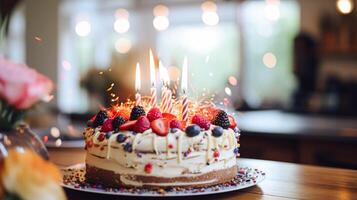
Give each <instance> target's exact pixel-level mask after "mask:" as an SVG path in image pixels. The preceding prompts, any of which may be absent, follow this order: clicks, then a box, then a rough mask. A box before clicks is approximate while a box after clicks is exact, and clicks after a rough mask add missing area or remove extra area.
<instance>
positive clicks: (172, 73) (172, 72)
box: [167, 66, 181, 81]
mask: <svg viewBox="0 0 357 200" xmlns="http://www.w3.org/2000/svg"><path fill="white" fill-rule="evenodd" d="M167 71H168V73H169V77H170V80H175V81H176V80H179V79H180V74H181V70H180V69H179V68H177V67H176V66H170V67H168V68H167Z"/></svg>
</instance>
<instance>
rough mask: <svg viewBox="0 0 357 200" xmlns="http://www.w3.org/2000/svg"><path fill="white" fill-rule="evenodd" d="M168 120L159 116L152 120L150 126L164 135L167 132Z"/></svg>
mask: <svg viewBox="0 0 357 200" xmlns="http://www.w3.org/2000/svg"><path fill="white" fill-rule="evenodd" d="M169 125H170V124H169V120H167V119H165V118H160V119H156V120H154V121H152V122H151V123H150V127H151V129H152V131H153V132H154V133H156V134H157V135H159V136H166V135H167V134H168V133H169Z"/></svg>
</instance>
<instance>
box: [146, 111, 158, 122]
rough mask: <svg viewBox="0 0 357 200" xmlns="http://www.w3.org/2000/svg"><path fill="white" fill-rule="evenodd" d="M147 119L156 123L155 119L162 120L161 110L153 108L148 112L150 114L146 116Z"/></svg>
mask: <svg viewBox="0 0 357 200" xmlns="http://www.w3.org/2000/svg"><path fill="white" fill-rule="evenodd" d="M146 117H147V118H148V119H149V121H151V122H152V121H154V120H155V119H159V118H162V114H161V111H160V109H159V108H157V107H154V108H151V109H150V110H149V112H148V114H147V115H146Z"/></svg>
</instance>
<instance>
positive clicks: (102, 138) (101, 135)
mask: <svg viewBox="0 0 357 200" xmlns="http://www.w3.org/2000/svg"><path fill="white" fill-rule="evenodd" d="M97 139H98V141H99V142H102V141H104V139H105V134H104V133H101V134H99V135H98V138H97Z"/></svg>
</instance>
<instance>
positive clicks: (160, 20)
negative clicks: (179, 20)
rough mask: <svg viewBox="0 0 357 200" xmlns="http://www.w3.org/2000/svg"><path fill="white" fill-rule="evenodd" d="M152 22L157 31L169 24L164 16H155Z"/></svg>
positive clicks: (162, 29) (164, 28)
mask: <svg viewBox="0 0 357 200" xmlns="http://www.w3.org/2000/svg"><path fill="white" fill-rule="evenodd" d="M152 23H153V25H154V28H155V29H156V30H158V31H164V30H166V29H167V28H168V27H169V25H170V22H169V19H168V18H167V17H166V16H156V17H155V18H154V20H153V22H152Z"/></svg>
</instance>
